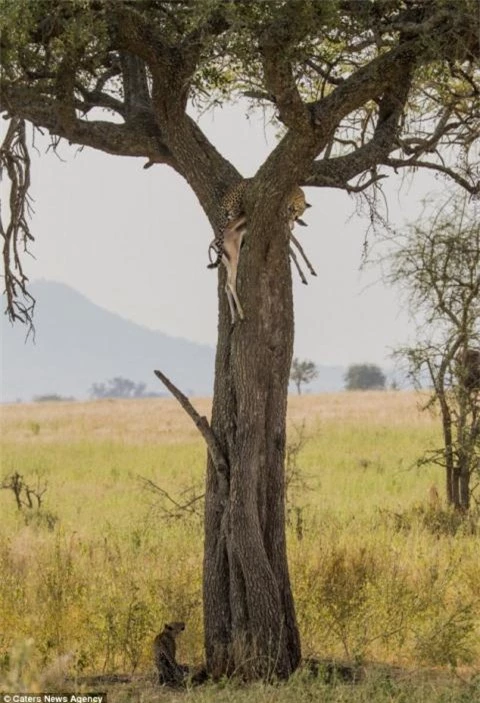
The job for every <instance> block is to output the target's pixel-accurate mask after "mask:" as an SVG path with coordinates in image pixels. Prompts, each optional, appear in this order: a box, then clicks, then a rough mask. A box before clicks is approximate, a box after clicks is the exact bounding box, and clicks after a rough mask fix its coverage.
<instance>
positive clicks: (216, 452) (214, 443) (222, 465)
mask: <svg viewBox="0 0 480 703" xmlns="http://www.w3.org/2000/svg"><path fill="white" fill-rule="evenodd" d="M154 374H155V376H156V377H157V378H158V379H159V380H160V381H161V382H162V383H163V385H164V386H165V387H166V388H168V390H169V391H170V393H171V394H172V395H173V396H174V397H175V398H176V399H177V400H178V402H179V403H180V405H181V406H182V408H183V409H184V410H185V412H186V413H187V415H188V416H189V417H190V418H191V419H192V420H193V422H194V423H195V426H196V427H197V429H198V431H199V432H200V434H201V435H202V437H203V439H204V440H205V443H206V445H207V448H208V451H209V454H210V457H211V459H212V462H213V465H214V466H215V469H216V471H217V475H218V477H219V480H221V481H222V483H223V484H224V487H225V488H226V487H227V486H228V476H229V467H228V463H227V460H226V459H225V455H224V453H223V451H222V448H221V447H220V445H219V443H218V440H217V438H216V436H215V435H214V433H213V430H212V428H211V427H210V425H209V423H208V420H207V418H206V417H205V416H202V415H200V414H199V413H198V412H197V411H196V410H195V408H194V407H193V405H192V404H191V402H190V401H189V399H188V398H187V396H186V395H184V394H183V393H182V392H181V391H180V390H179V389H178V388H177V387H176V386H175V385H174V384H173V383H172V382H171V381H170V379H169V378H168V377H167V376H165V374H163V373H162V372H161V371H158V370H155V371H154ZM225 495H228V490H227V493H226V494H225Z"/></svg>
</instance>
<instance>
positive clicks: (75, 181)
mask: <svg viewBox="0 0 480 703" xmlns="http://www.w3.org/2000/svg"><path fill="white" fill-rule="evenodd" d="M200 124H201V126H202V128H203V129H204V130H205V132H206V133H207V135H208V137H209V138H210V139H211V140H212V141H213V142H214V143H215V144H216V146H217V147H218V148H219V149H220V150H221V152H222V153H223V154H224V155H225V156H227V157H228V158H229V159H230V160H232V162H233V163H234V164H235V165H236V166H237V168H238V169H239V170H240V171H241V173H242V174H243V175H244V176H250V175H253V174H254V173H255V170H256V169H257V167H258V166H259V165H260V163H261V162H262V161H263V159H264V158H265V156H266V155H267V154H268V153H269V151H270V150H271V148H272V145H274V143H275V135H274V131H273V130H272V129H271V128H270V127H268V126H265V124H264V121H263V119H262V117H261V116H260V115H258V116H250V117H249V118H247V117H246V116H245V110H244V109H243V108H242V107H240V106H236V107H228V108H223V109H217V110H216V111H215V113H214V114H213V115H212V114H211V113H210V114H207V115H205V116H203V117H202V118H201V120H200ZM36 141H37V146H38V148H39V151H40V152H41V155H40V154H36V153H35V152H33V163H32V189H31V192H32V195H33V198H34V201H35V202H34V210H35V213H34V216H33V219H32V222H31V229H32V232H33V234H34V235H35V238H36V241H35V242H34V244H33V245H32V247H31V250H32V253H33V254H34V256H35V257H36V259H35V260H33V259H32V260H29V261H28V265H27V270H28V273H29V275H30V277H31V279H32V280H35V279H38V278H46V279H49V280H54V281H62V282H64V283H67V284H69V285H70V286H72V287H73V288H75V289H77V290H78V291H80V292H81V293H83V294H84V295H86V296H87V297H88V298H90V299H91V300H92V301H93V302H95V303H96V304H98V305H100V306H102V307H105V308H107V309H108V310H111V311H113V312H116V313H119V314H120V315H122V316H124V317H126V318H128V319H131V320H134V321H135V322H138V323H141V324H143V325H146V326H147V327H150V328H152V329H159V330H162V331H163V332H166V333H168V334H171V335H174V336H181V337H185V338H188V339H192V340H195V341H198V342H203V343H208V344H211V345H214V344H215V340H216V328H217V300H216V290H217V275H216V273H215V272H213V271H211V270H208V269H207V268H206V265H207V263H208V259H207V247H208V243H209V241H210V240H211V238H212V236H213V235H212V232H211V230H210V227H209V224H208V221H207V219H206V217H205V215H204V214H203V211H202V210H201V208H200V205H199V203H198V201H197V199H196V196H195V195H194V194H193V193H192V191H191V190H190V189H189V187H188V185H187V184H186V183H185V182H184V181H183V180H182V179H181V178H180V177H179V176H178V175H176V174H175V172H174V171H172V170H171V169H170V168H169V167H167V166H161V165H156V166H153V167H152V168H149V169H147V170H144V169H143V168H142V167H143V164H144V163H145V160H144V159H132V158H125V157H113V156H110V155H107V154H103V153H100V152H96V151H94V150H92V149H88V148H85V149H83V150H82V151H80V152H79V151H78V150H77V149H74V148H69V147H68V146H66V145H64V146H62V147H61V148H60V151H59V153H60V154H61V156H62V158H63V159H64V161H62V160H60V159H59V158H58V156H56V155H55V154H54V153H53V152H52V151H49V152H47V153H45V149H46V146H47V145H48V141H47V140H45V141H44V142H41V141H40V140H39V139H38V137H37V138H36ZM409 184H410V185H409V187H408V188H407V186H404V187H403V189H402V191H401V192H400V194H399V193H398V190H399V187H400V185H401V179H400V177H395V176H392V177H391V178H390V179H389V181H388V183H387V184H386V186H385V192H386V194H387V197H388V207H389V214H390V219H391V221H392V222H394V223H402V222H403V221H404V220H405V218H406V219H413V218H415V217H416V216H418V213H419V211H420V207H419V203H420V201H421V200H422V198H424V197H425V195H426V193H428V192H429V191H431V190H432V189H433V188H434V187H435V185H438V184H436V182H435V181H434V180H433V179H431V178H428V177H426V176H425V175H424V174H421V173H420V174H419V173H417V174H416V175H415V176H414V177H413V178H412V179H410V180H409ZM307 199H308V201H309V202H310V203H311V204H312V206H313V207H312V208H310V209H309V210H308V211H307V212H306V216H305V219H306V220H307V222H308V224H309V227H308V228H306V227H305V228H300V227H297V235H298V236H299V238H301V241H302V243H303V245H304V248H305V250H306V251H307V253H308V256H309V258H310V260H311V261H312V263H313V265H314V266H315V268H316V270H317V273H318V278H310V279H309V285H308V286H304V285H302V284H301V283H300V281H299V280H298V276H297V274H296V271H293V276H294V280H295V311H296V343H295V353H296V355H298V356H301V357H309V358H312V359H314V360H315V361H316V362H318V363H321V364H339V365H348V364H350V363H354V362H362V361H371V362H375V363H380V364H386V365H391V362H390V360H389V359H388V355H389V353H390V348H391V347H392V346H394V345H396V344H398V343H402V342H405V341H406V338H407V335H408V321H407V316H406V315H405V313H404V312H402V310H401V307H400V301H399V299H398V294H396V293H395V292H394V291H391V290H387V289H385V287H384V286H383V285H382V284H381V283H379V282H378V279H379V272H378V270H375V269H373V270H368V271H366V272H360V266H361V258H362V247H363V242H364V235H365V232H366V229H367V227H368V218H367V217H365V216H364V217H362V216H360V215H359V214H357V213H356V205H357V204H358V201H357V200H356V199H355V198H354V197H353V196H349V195H347V194H346V193H344V192H341V191H338V190H334V189H328V190H327V189H318V188H309V189H307ZM371 241H372V242H373V237H372V238H371ZM37 334H39V335H41V330H37Z"/></svg>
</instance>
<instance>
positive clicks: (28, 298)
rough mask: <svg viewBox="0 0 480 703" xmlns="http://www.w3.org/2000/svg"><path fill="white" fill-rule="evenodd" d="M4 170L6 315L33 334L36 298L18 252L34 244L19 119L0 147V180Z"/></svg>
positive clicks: (0, 226)
mask: <svg viewBox="0 0 480 703" xmlns="http://www.w3.org/2000/svg"><path fill="white" fill-rule="evenodd" d="M4 170H5V171H6V173H7V176H8V181H9V185H10V197H9V201H8V202H9V208H10V213H9V221H8V225H7V227H6V228H5V227H4V224H3V219H2V214H3V213H1V212H0V235H1V236H2V237H3V267H4V279H5V295H6V299H7V307H6V310H5V312H6V314H7V315H8V317H9V319H10V320H11V321H12V322H14V321H15V320H19V321H20V322H22V323H26V324H27V325H28V327H29V331H31V332H34V327H33V310H34V307H35V299H34V298H33V296H32V295H30V293H29V292H28V290H27V284H28V277H27V275H26V274H25V272H24V269H23V264H22V259H21V252H22V251H23V252H28V244H29V242H30V241H33V236H32V234H31V233H30V229H29V225H28V217H29V215H30V211H31V207H30V195H29V188H30V156H29V153H28V148H27V144H26V130H25V122H24V120H22V119H19V118H18V117H13V118H12V119H11V120H10V124H9V127H8V129H7V134H6V136H5V139H4V140H3V143H2V146H1V147H0V177H3V171H4Z"/></svg>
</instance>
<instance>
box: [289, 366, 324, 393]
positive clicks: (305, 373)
mask: <svg viewBox="0 0 480 703" xmlns="http://www.w3.org/2000/svg"><path fill="white" fill-rule="evenodd" d="M317 376H318V369H317V367H316V365H315V364H314V362H313V361H310V360H309V359H303V360H300V359H298V358H297V357H295V358H294V360H293V361H292V370H291V371H290V380H291V381H292V382H293V383H294V384H295V386H296V388H297V392H298V395H301V394H302V384H303V383H311V382H312V381H313V379H314V378H317Z"/></svg>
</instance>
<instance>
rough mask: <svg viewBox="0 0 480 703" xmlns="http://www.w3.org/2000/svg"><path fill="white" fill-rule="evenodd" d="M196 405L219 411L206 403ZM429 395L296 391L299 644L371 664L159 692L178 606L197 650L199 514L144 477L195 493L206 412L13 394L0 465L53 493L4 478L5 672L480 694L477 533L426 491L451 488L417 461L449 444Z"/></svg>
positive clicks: (215, 692) (264, 697)
mask: <svg viewBox="0 0 480 703" xmlns="http://www.w3.org/2000/svg"><path fill="white" fill-rule="evenodd" d="M195 405H196V407H197V409H198V410H199V412H201V413H203V414H206V415H208V414H209V412H210V401H209V400H195ZM418 405H419V397H418V396H417V395H415V394H413V393H406V392H379V393H374V392H369V393H340V394H324V395H320V396H308V395H307V396H302V397H293V396H292V397H291V398H290V399H289V428H290V431H289V437H290V439H289V444H290V447H291V449H293V451H292V453H291V457H290V460H289V476H290V485H289V490H288V508H289V510H288V514H289V525H288V538H289V558H290V571H291V578H292V584H293V589H294V594H295V599H296V606H297V617H298V622H299V626H300V630H301V636H302V646H303V655H304V657H318V658H325V659H335V660H339V661H349V662H352V661H358V662H361V663H365V670H366V675H365V680H364V681H362V682H361V683H359V684H356V685H353V686H352V685H346V684H341V683H340V684H337V685H333V684H325V683H324V682H322V681H321V680H319V679H316V678H311V677H310V678H309V677H307V676H306V675H305V674H302V673H299V674H297V675H296V676H295V677H294V678H293V679H292V680H291V681H290V682H289V683H288V684H286V685H282V686H273V687H272V686H262V685H260V684H259V685H256V686H253V687H248V688H244V687H242V686H240V685H239V684H228V685H227V684H216V685H209V686H207V687H201V688H198V689H197V688H195V689H192V690H188V691H186V692H184V691H183V692H170V691H163V690H161V689H158V688H155V686H154V684H153V664H152V656H151V643H152V639H153V637H154V635H155V634H156V632H158V631H159V630H160V629H161V628H162V626H163V623H164V622H165V621H168V620H185V622H186V624H187V628H186V631H185V633H184V634H183V635H182V637H181V639H180V640H179V643H178V659H179V661H182V662H185V663H188V664H190V665H198V664H200V663H201V661H202V600H201V599H202V592H201V569H202V535H203V528H202V517H201V511H200V514H197V513H194V512H192V513H186V512H182V513H180V516H179V513H178V511H176V510H175V507H174V505H173V503H172V502H170V501H169V499H168V498H166V497H162V496H161V495H160V494H159V493H155V492H152V491H151V490H148V488H147V487H146V485H145V480H144V479H147V480H150V481H152V482H153V483H154V484H156V485H157V486H159V487H160V488H161V489H163V490H164V491H166V492H167V493H168V495H169V496H170V497H171V498H172V499H173V500H175V501H177V502H179V503H185V502H187V501H188V500H189V499H190V498H192V497H193V496H195V497H197V498H199V500H198V501H197V502H196V503H194V504H193V505H195V506H198V507H199V508H200V507H201V494H202V493H203V475H204V463H205V448H204V445H203V442H202V440H201V438H200V437H199V435H198V433H197V431H196V429H195V427H194V426H193V424H192V423H191V421H190V420H189V418H188V417H187V416H186V415H185V414H184V412H183V411H182V410H181V409H180V408H179V406H178V405H177V404H176V402H175V401H174V400H170V399H158V400H157V399H152V400H138V401H135V400H132V401H96V402H88V403H39V404H23V405H10V406H3V407H2V453H1V460H2V470H1V477H2V479H3V478H4V477H6V476H9V475H11V474H13V473H14V472H19V473H20V474H22V475H23V477H24V478H25V480H26V481H27V483H29V484H30V485H31V486H36V485H37V481H40V485H43V484H46V485H47V490H46V492H45V494H44V496H43V503H42V507H41V510H40V512H39V513H35V512H34V511H30V512H32V513H33V514H29V511H26V510H25V511H23V512H21V511H19V510H17V508H16V505H15V500H14V495H13V492H12V491H10V490H2V491H0V511H1V515H2V521H1V532H0V570H1V577H0V623H1V626H0V664H1V667H2V669H1V676H0V681H2V685H1V686H0V688H3V690H7V689H8V688H9V687H10V690H13V689H16V690H23V691H27V690H28V691H41V690H47V687H48V686H49V685H50V686H53V687H54V688H56V689H59V690H64V689H65V687H66V686H67V687H70V688H72V687H75V686H77V687H78V688H83V690H87V689H88V683H87V682H88V678H87V677H88V676H93V675H99V674H108V675H110V674H115V673H121V674H128V675H131V674H132V673H133V674H134V676H133V679H132V682H131V683H129V684H122V685H117V686H116V687H114V689H113V690H112V692H111V696H113V699H114V700H123V699H128V698H135V699H139V698H142V700H177V699H178V700H185V699H190V698H191V699H192V700H195V701H199V702H202V701H210V700H215V701H217V700H218V701H244V700H245V701H246V700H258V701H303V700H305V701H307V700H309V701H315V700H320V701H332V702H333V701H363V700H365V701H367V700H368V701H370V700H373V701H412V702H413V701H434V700H435V701H437V700H438V701H440V700H442V701H453V700H458V701H476V700H480V684H479V683H478V681H479V677H478V676H477V677H476V673H477V672H478V673H480V558H479V556H480V550H479V546H480V543H479V540H480V538H479V536H478V533H476V532H475V529H474V528H475V524H474V522H469V523H468V524H466V525H457V524H456V523H455V520H454V518H453V517H452V515H451V514H449V513H448V511H446V510H445V509H444V507H443V506H442V505H441V504H440V503H439V502H438V501H437V500H436V499H435V496H432V490H431V489H432V486H436V487H437V489H438V492H439V494H440V501H442V497H443V494H444V489H443V475H442V473H441V470H440V469H438V468H436V467H434V466H427V467H422V468H416V467H414V464H415V461H416V459H417V458H418V457H419V456H420V455H421V454H422V451H423V450H425V449H428V448H433V447H436V446H439V424H438V421H437V420H436V419H435V418H434V417H433V416H432V415H431V414H429V413H426V412H420V411H419V408H418ZM299 437H303V439H301V441H300V447H298V446H297V451H295V444H296V443H298V438H299ZM142 479H143V480H142ZM384 665H386V667H387V668H385V666H384ZM386 671H388V672H390V673H389V675H388V676H387V675H386V674H385V672H386ZM64 673H66V674H67V676H68V682H67V684H65V683H62V675H63V674H64ZM2 677H3V678H2ZM466 682H468V683H466ZM85 687H87V688H85ZM96 688H97V690H98V686H96ZM101 688H102V687H100V689H101ZM103 688H105V686H103Z"/></svg>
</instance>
